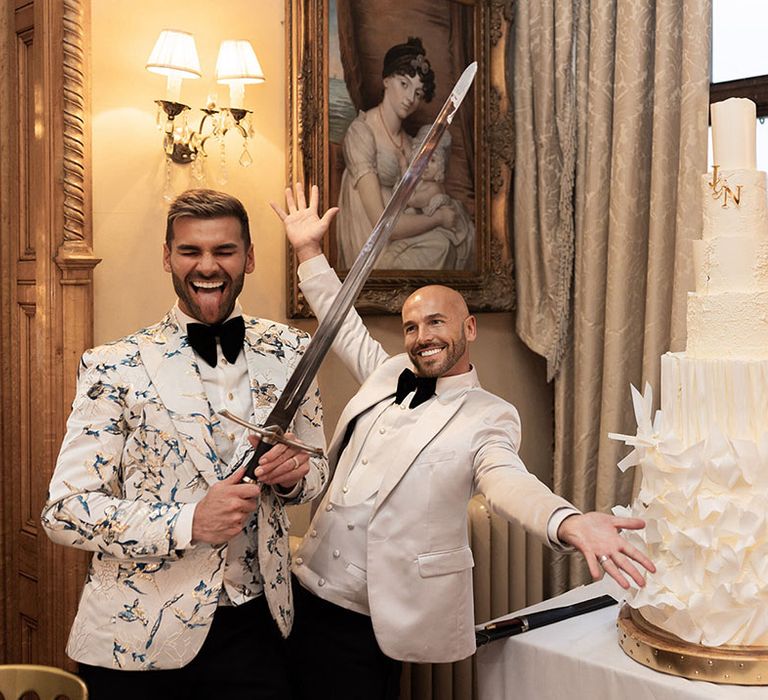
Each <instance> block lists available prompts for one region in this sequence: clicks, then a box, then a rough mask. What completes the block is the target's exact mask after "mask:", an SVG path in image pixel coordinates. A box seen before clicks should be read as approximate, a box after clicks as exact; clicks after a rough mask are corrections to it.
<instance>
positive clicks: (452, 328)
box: [403, 284, 477, 377]
mask: <svg viewBox="0 0 768 700" xmlns="http://www.w3.org/2000/svg"><path fill="white" fill-rule="evenodd" d="M403 336H404V339H405V350H406V352H407V353H408V355H409V357H410V358H411V362H413V364H414V366H415V367H416V370H417V373H418V374H420V375H422V376H425V377H444V376H451V375H454V374H462V373H463V372H468V371H469V370H470V368H471V365H470V362H469V343H471V342H472V341H473V340H475V338H476V337H477V325H476V321H475V317H474V316H471V315H470V313H469V309H468V308H467V302H466V301H464V297H462V296H461V294H459V293H458V292H457V291H456V290H455V289H451V288H450V287H444V286H442V285H438V284H432V285H429V286H427V287H422V288H421V289H417V290H416V291H415V292H414V293H413V294H411V296H409V297H408V298H407V299H406V300H405V303H404V304H403Z"/></svg>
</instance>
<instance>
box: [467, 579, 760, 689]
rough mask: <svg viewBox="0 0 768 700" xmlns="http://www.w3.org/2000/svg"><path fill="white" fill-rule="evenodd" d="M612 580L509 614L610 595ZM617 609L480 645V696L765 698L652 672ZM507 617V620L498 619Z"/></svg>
mask: <svg viewBox="0 0 768 700" xmlns="http://www.w3.org/2000/svg"><path fill="white" fill-rule="evenodd" d="M606 593H608V594H610V595H612V596H613V597H614V598H617V599H620V598H621V588H619V586H618V585H617V584H615V583H614V581H613V580H612V579H609V578H607V577H606V579H604V580H603V581H598V582H597V583H592V584H590V585H588V586H581V587H579V588H575V589H574V590H572V591H568V592H567V593H564V594H563V595H561V596H558V597H557V598H552V599H551V600H547V601H545V602H543V603H539V604H538V605H532V606H530V607H528V608H524V609H523V610H519V611H517V612H515V613H510V614H509V615H505V616H504V617H514V616H515V615H517V614H520V613H524V612H532V611H534V610H541V609H543V608H555V607H559V606H561V605H570V604H571V603H576V602H578V601H580V600H586V599H587V598H593V597H595V596H600V595H604V594H606ZM617 615H618V606H610V607H608V608H603V609H602V610H597V611H595V612H592V613H587V614H586V615H581V616H579V617H574V618H571V619H570V620H564V621H563V622H557V623H555V624H553V625H549V626H547V627H540V628H539V629H535V630H531V631H529V632H525V633H523V634H519V635H517V636H514V637H508V638H507V639H500V640H497V641H495V642H490V643H489V644H486V645H485V646H482V647H480V648H479V649H478V650H477V674H478V681H477V682H478V690H479V696H480V700H506V699H509V700H550V699H552V700H554V699H555V698H567V700H757V699H758V698H760V699H761V700H766V698H768V687H767V686H736V685H719V684H714V683H706V682H703V681H691V680H688V679H687V678H680V677H678V676H670V675H667V674H665V673H659V672H657V671H653V670H652V669H650V668H647V667H646V666H643V665H642V664H639V663H637V662H636V661H633V660H632V659H630V658H629V657H628V656H627V655H626V654H625V653H624V652H623V651H622V649H621V647H620V646H619V643H618V636H617V631H616V617H617ZM499 619H503V618H499Z"/></svg>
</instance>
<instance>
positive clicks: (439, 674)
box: [400, 496, 544, 700]
mask: <svg viewBox="0 0 768 700" xmlns="http://www.w3.org/2000/svg"><path fill="white" fill-rule="evenodd" d="M468 512H469V540H470V545H471V547H472V553H473V555H474V559H475V568H474V570H473V586H474V592H475V620H476V621H477V622H485V621H486V620H490V619H492V618H494V617H498V616H500V615H504V614H506V613H508V612H511V611H512V610H517V609H519V608H522V607H524V606H526V605H532V604H533V603H538V602H539V601H540V600H543V598H544V590H543V584H542V572H543V566H544V561H543V558H544V548H543V545H542V544H541V543H540V542H539V541H538V540H535V539H534V538H530V537H528V536H527V535H526V534H525V531H524V530H523V529H522V528H521V527H519V526H517V525H511V524H509V523H507V521H506V520H504V519H503V518H500V517H498V516H496V515H492V514H491V513H490V511H489V509H488V506H487V505H486V503H485V499H484V498H483V497H482V496H475V497H474V498H473V499H472V500H471V501H470V504H469V511H468ZM400 692H401V698H402V700H474V699H475V698H476V697H477V683H476V669H475V662H474V657H472V658H470V659H464V660H463V661H458V662H456V663H453V664H405V665H404V668H403V677H402V683H401V686H400Z"/></svg>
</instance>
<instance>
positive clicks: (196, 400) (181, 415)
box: [138, 312, 223, 484]
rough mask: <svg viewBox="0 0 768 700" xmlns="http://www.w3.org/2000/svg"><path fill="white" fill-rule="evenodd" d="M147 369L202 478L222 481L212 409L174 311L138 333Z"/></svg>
mask: <svg viewBox="0 0 768 700" xmlns="http://www.w3.org/2000/svg"><path fill="white" fill-rule="evenodd" d="M138 344H139V352H140V354H141V360H142V362H143V363H144V367H145V369H146V371H147V374H148V375H149V378H150V379H151V380H152V384H153V386H154V387H155V389H156V390H157V393H158V395H159V396H160V400H161V401H162V402H163V405H164V406H165V408H166V409H167V410H168V414H169V415H170V418H171V421H172V422H173V425H174V427H175V428H176V430H177V432H178V434H179V439H180V443H181V446H182V447H183V448H184V449H185V451H186V453H187V456H188V457H189V459H190V460H191V461H192V463H193V464H194V465H195V467H196V468H197V470H198V471H199V472H200V473H201V475H202V476H203V478H204V479H205V480H206V481H207V482H208V483H209V484H213V483H215V482H217V481H219V479H220V478H222V476H223V474H221V465H220V462H219V458H218V456H217V455H216V447H215V443H214V440H213V432H212V426H211V417H212V416H211V406H210V404H209V402H208V398H207V397H206V395H205V390H204V388H203V382H202V380H201V379H200V372H199V370H198V368H197V361H196V359H195V356H194V353H193V352H192V349H191V348H190V347H189V345H188V344H187V342H186V335H184V334H183V333H182V331H181V329H180V328H179V325H178V323H177V322H176V319H175V317H174V315H173V313H172V312H170V313H168V314H167V315H166V316H165V318H164V319H163V320H162V321H160V323H158V324H157V325H155V326H152V327H150V328H147V329H146V330H145V331H143V332H141V333H139V334H138Z"/></svg>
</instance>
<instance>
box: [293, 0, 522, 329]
mask: <svg viewBox="0 0 768 700" xmlns="http://www.w3.org/2000/svg"><path fill="white" fill-rule="evenodd" d="M382 1H383V0H288V2H287V3H286V32H287V42H286V43H287V55H286V60H287V64H288V65H287V82H288V95H289V104H288V149H287V161H288V162H287V177H288V182H296V181H301V182H304V183H305V184H316V185H318V187H319V189H320V202H321V207H322V208H323V210H325V209H326V208H328V207H329V206H331V205H332V204H336V202H335V201H332V198H331V189H332V187H334V179H333V177H332V175H333V176H336V175H338V173H335V172H334V173H332V172H331V167H332V166H331V158H332V157H333V158H334V159H335V160H334V163H336V164H337V163H338V160H339V155H338V154H339V152H340V149H339V147H338V145H337V144H331V143H330V141H329V126H331V127H332V126H333V124H331V118H330V117H329V83H330V82H331V81H330V80H329V44H331V38H332V37H331V36H330V35H331V21H332V20H333V21H336V12H337V11H339V6H338V5H337V3H341V4H342V5H345V6H347V9H344V8H342V11H343V12H345V13H346V18H345V22H346V23H345V24H344V27H345V30H346V31H347V32H349V31H350V28H349V27H350V22H349V15H350V13H351V14H352V15H353V17H354V14H355V13H357V12H360V11H361V10H360V9H359V8H360V7H361V6H364V5H365V3H366V2H370V3H371V7H372V8H373V11H375V12H376V13H378V14H377V16H376V17H375V20H376V23H377V26H378V25H379V24H380V25H381V27H382V32H384V34H383V36H386V37H393V39H392V40H391V42H390V43H391V44H396V43H400V42H404V41H406V37H408V36H419V35H420V34H422V33H423V32H422V31H421V29H420V27H419V26H418V25H417V23H414V22H411V23H410V24H409V26H407V28H405V29H403V28H398V31H396V32H395V31H393V23H395V22H396V21H397V19H398V18H397V17H396V16H395V14H396V13H399V12H400V11H401V10H400V8H402V7H404V6H403V5H402V3H400V4H399V7H398V4H397V3H395V2H394V0H393V1H392V3H391V7H390V17H389V29H388V28H387V5H386V2H384V6H382ZM421 2H422V7H426V10H427V12H426V13H425V14H426V15H427V16H432V17H436V18H440V19H439V22H441V23H446V22H447V23H448V26H449V30H447V31H451V32H454V33H455V31H456V30H455V28H454V27H451V26H450V22H451V21H461V22H463V23H464V24H469V25H471V26H462V27H461V30H462V31H463V32H464V33H465V34H466V35H468V37H469V38H468V40H467V43H468V44H469V45H470V46H471V49H472V52H473V53H474V55H473V56H471V57H470V58H471V59H474V60H476V61H477V63H478V71H477V77H476V79H475V82H474V85H473V87H472V89H471V90H470V92H469V94H468V95H467V98H466V99H465V102H464V104H463V105H462V107H461V110H467V109H472V110H474V111H473V112H471V113H470V114H471V115H472V120H471V128H470V129H467V132H466V133H469V134H470V137H468V138H467V141H468V144H467V147H466V152H467V153H471V154H472V159H473V160H472V161H471V165H472V167H471V169H470V168H467V170H469V171H470V172H471V173H472V176H471V179H470V182H471V183H472V186H473V190H470V197H471V198H472V202H471V205H472V222H473V224H474V232H473V233H474V253H473V257H472V259H471V262H470V263H468V264H467V269H460V270H458V269H457V270H452V269H435V270H421V269H419V270H410V269H399V270H386V269H381V270H380V269H376V270H374V272H373V273H372V274H371V277H370V278H369V279H368V281H367V282H366V285H365V287H364V289H363V290H362V292H361V293H360V296H359V297H358V300H357V303H356V306H357V308H358V310H360V311H363V312H369V313H392V314H394V313H399V311H400V308H401V306H402V302H403V301H404V299H405V298H406V297H407V296H408V295H409V294H410V293H411V292H412V291H413V290H414V289H417V288H418V287H421V286H423V285H426V284H445V285H447V286H450V287H453V288H455V289H457V290H459V291H460V292H461V293H462V294H463V295H464V296H465V297H466V299H467V302H468V304H469V306H470V309H471V310H473V311H510V310H512V309H513V308H514V303H515V292H514V278H513V258H512V241H511V231H510V229H511V219H510V207H511V194H512V192H511V187H512V167H513V160H514V140H513V134H514V125H513V118H512V112H511V104H510V97H509V94H508V91H507V82H508V80H509V76H508V75H507V64H508V60H509V58H508V56H509V53H510V49H511V47H510V46H509V43H510V41H511V34H512V7H513V0H421ZM442 6H444V7H442ZM350 8H351V9H350ZM403 11H404V10H403ZM456 17H458V18H460V19H459V20H455V19H453V18H456ZM411 19H413V18H412V16H411ZM367 24H368V26H367V30H368V31H369V32H370V31H371V29H370V24H371V23H370V22H368V23H367ZM414 25H416V26H414ZM426 29H429V28H425V31H426ZM336 31H338V29H336ZM351 31H353V32H354V31H357V27H356V26H355V25H354V24H353V25H352V30H351ZM361 32H362V28H361ZM369 36H370V34H369ZM360 41H361V42H363V40H362V39H361V40H360ZM366 46H367V44H366ZM425 48H426V50H427V57H428V58H429V55H430V53H429V46H427V45H426V43H425ZM382 55H383V54H382ZM459 72H460V71H459ZM446 73H447V71H443V73H442V74H441V73H439V72H438V67H437V66H435V75H436V76H437V77H436V83H437V85H438V87H442V89H443V92H444V93H445V96H447V92H448V91H449V90H450V86H451V85H452V84H453V82H455V79H456V78H458V75H456V76H453V75H447V74H446ZM380 75H381V74H380V73H379V75H378V76H372V79H373V78H374V77H376V78H377V79H378V80H381V78H380ZM441 83H442V84H441ZM445 96H442V95H441V94H439V91H436V98H435V100H434V102H435V103H437V104H436V105H434V104H433V105H430V107H434V108H435V109H439V106H440V104H442V100H444V99H445ZM461 110H460V111H461ZM425 119H426V118H425V117H422V122H423V121H425ZM454 124H455V122H454ZM451 128H452V129H453V128H454V125H452V127H451ZM331 147H333V148H334V149H335V150H334V152H333V153H332V152H331ZM341 163H342V164H341V166H338V164H337V165H336V167H335V168H334V171H335V170H338V168H339V167H341V168H343V167H344V165H343V157H342V160H341ZM458 167H461V166H458ZM337 180H338V177H336V181H337ZM336 186H337V185H336ZM324 245H325V252H326V255H327V256H328V258H329V260H330V261H331V264H332V265H333V264H334V263H335V257H336V251H335V249H334V245H335V244H334V240H333V234H332V236H331V237H330V240H326V241H325V243H324ZM296 267H297V265H296V259H295V256H294V254H293V251H292V250H290V247H289V251H288V265H287V270H288V280H287V285H288V295H287V299H288V309H287V313H288V315H289V316H290V317H292V318H301V317H309V316H311V315H312V313H311V310H310V309H309V306H308V304H307V303H306V301H305V299H304V297H303V295H302V294H301V292H300V290H299V288H298V281H297V276H296ZM344 272H345V271H344V270H339V274H340V276H341V277H342V278H343V276H344Z"/></svg>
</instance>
